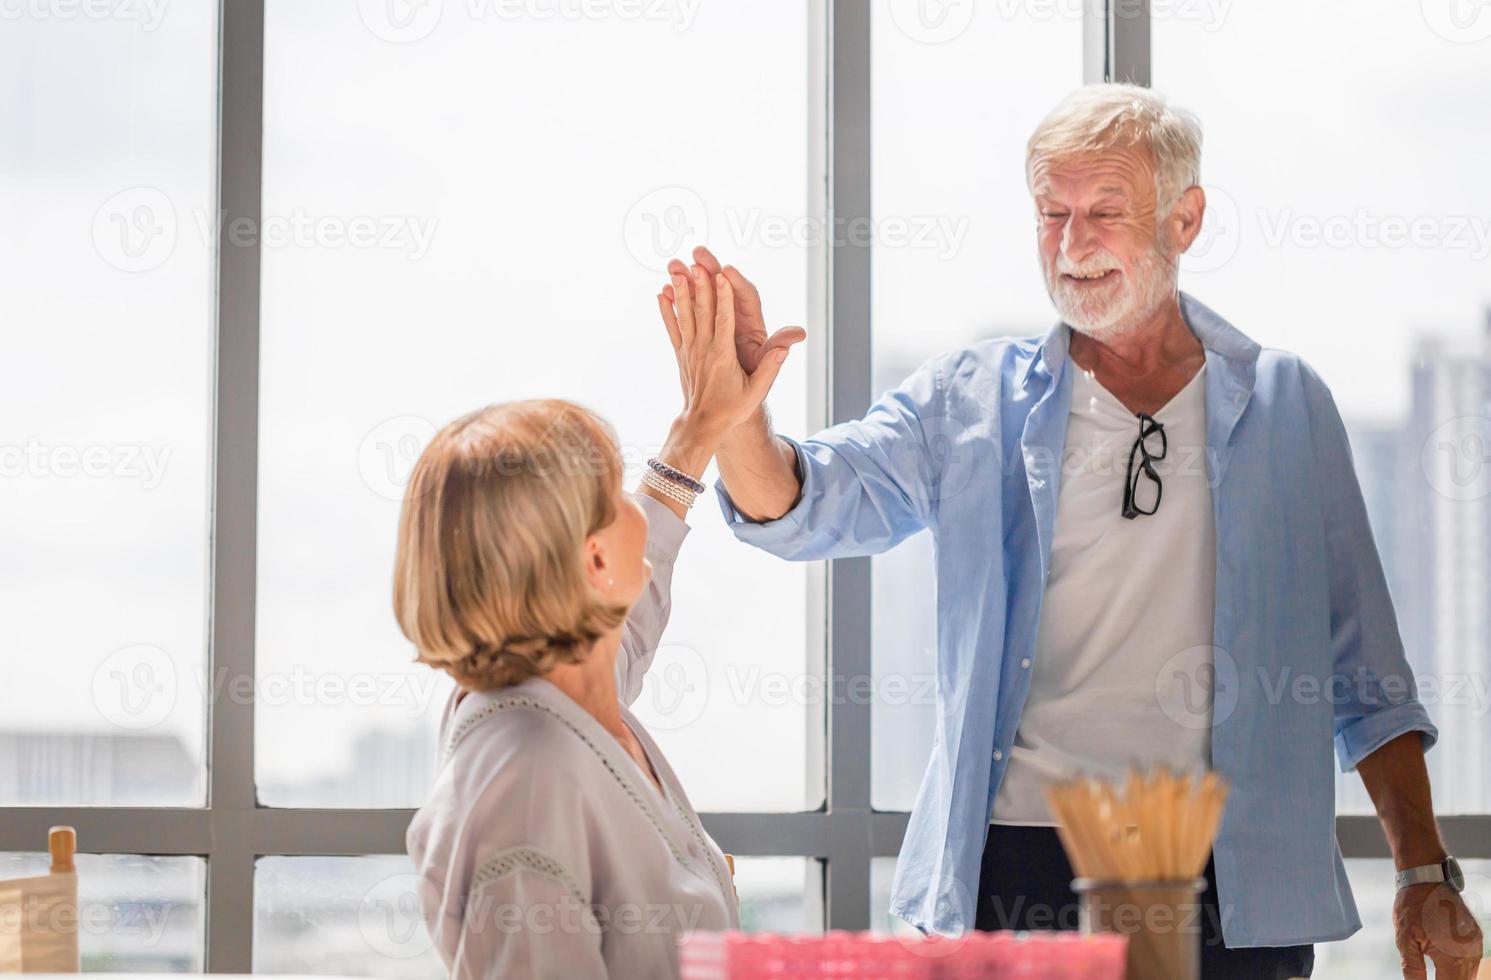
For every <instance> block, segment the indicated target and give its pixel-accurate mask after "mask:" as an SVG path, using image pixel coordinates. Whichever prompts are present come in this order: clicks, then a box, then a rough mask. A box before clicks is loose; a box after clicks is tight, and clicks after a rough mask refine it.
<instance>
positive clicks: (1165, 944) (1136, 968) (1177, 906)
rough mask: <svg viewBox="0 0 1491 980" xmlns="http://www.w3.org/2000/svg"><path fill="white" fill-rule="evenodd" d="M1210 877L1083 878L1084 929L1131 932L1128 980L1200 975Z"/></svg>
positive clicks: (1191, 979) (1078, 888)
mask: <svg viewBox="0 0 1491 980" xmlns="http://www.w3.org/2000/svg"><path fill="white" fill-rule="evenodd" d="M1205 888H1206V879H1205V878H1199V877H1198V878H1190V879H1186V880H1182V881H1117V880H1112V879H1109V880H1098V879H1094V878H1077V879H1076V880H1074V881H1073V882H1072V890H1073V891H1074V892H1076V893H1077V895H1078V896H1079V898H1080V899H1081V905H1080V917H1079V921H1080V923H1081V928H1082V931H1083V932H1087V933H1094V932H1114V933H1119V934H1120V935H1124V936H1127V937H1128V940H1129V949H1128V957H1127V959H1128V964H1127V972H1126V973H1125V974H1124V975H1125V977H1126V978H1127V980H1199V978H1200V976H1201V916H1202V914H1203V911H1202V905H1201V892H1202V891H1203V890H1204V889H1205Z"/></svg>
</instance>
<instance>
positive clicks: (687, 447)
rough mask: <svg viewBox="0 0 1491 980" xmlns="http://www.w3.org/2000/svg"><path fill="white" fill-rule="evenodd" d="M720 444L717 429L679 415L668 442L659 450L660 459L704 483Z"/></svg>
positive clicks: (700, 421) (669, 432) (669, 431)
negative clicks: (705, 472)
mask: <svg viewBox="0 0 1491 980" xmlns="http://www.w3.org/2000/svg"><path fill="white" fill-rule="evenodd" d="M719 444H720V433H719V430H718V428H717V427H715V426H713V425H711V424H709V423H707V422H705V421H703V420H700V419H692V418H689V417H688V416H685V415H680V416H679V417H678V418H677V419H675V420H674V422H673V426H672V428H670V429H669V430H668V441H667V442H665V443H663V448H662V449H660V450H658V454H657V458H658V459H659V460H661V461H662V462H664V463H667V464H668V465H669V466H672V467H674V468H675V469H679V470H682V471H683V472H684V473H687V474H688V475H689V476H691V477H694V478H695V479H701V478H702V477H703V476H704V471H705V470H706V469H708V468H709V461H710V460H711V459H713V458H714V454H715V452H716V450H717V448H718V447H719Z"/></svg>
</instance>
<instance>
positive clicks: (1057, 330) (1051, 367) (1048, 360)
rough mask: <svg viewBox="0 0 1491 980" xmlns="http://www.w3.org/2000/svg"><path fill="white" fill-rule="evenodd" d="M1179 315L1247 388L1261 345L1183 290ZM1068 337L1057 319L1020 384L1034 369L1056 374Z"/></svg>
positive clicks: (1069, 330)
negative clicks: (1246, 381)
mask: <svg viewBox="0 0 1491 980" xmlns="http://www.w3.org/2000/svg"><path fill="white" fill-rule="evenodd" d="M1180 315H1181V318H1182V319H1184V320H1185V322H1186V326H1188V327H1190V328H1191V332H1192V333H1194V334H1195V335H1196V339H1197V340H1199V341H1201V346H1202V347H1204V348H1206V350H1207V351H1208V352H1210V353H1215V354H1217V355H1220V356H1221V357H1222V358H1224V359H1225V360H1226V361H1228V362H1229V363H1228V364H1227V365H1226V367H1227V368H1230V371H1228V373H1229V374H1232V375H1233V377H1234V378H1238V379H1239V380H1241V377H1240V376H1248V377H1247V380H1248V384H1247V387H1248V388H1252V383H1251V374H1252V367H1253V364H1254V362H1256V361H1257V360H1258V354H1259V352H1260V351H1261V350H1262V348H1261V347H1259V346H1258V344H1257V343H1255V342H1254V341H1253V340H1252V339H1251V338H1249V337H1248V336H1246V335H1245V334H1244V333H1243V332H1242V331H1241V330H1238V329H1237V328H1236V327H1234V326H1233V325H1232V324H1230V323H1228V322H1227V321H1226V320H1224V319H1223V318H1222V317H1221V316H1220V315H1218V314H1217V312H1216V311H1215V310H1213V309H1211V307H1209V306H1207V305H1206V304H1204V303H1202V302H1201V301H1200V300H1198V299H1197V298H1196V297H1194V296H1192V295H1191V294H1190V293H1187V292H1184V291H1182V292H1181V294H1180ZM1071 336H1072V328H1071V327H1070V326H1068V325H1067V324H1066V323H1065V322H1062V321H1058V322H1057V324H1056V325H1055V326H1054V327H1052V328H1051V330H1050V332H1049V333H1047V334H1046V336H1045V338H1044V339H1042V340H1041V341H1040V342H1039V343H1038V344H1037V345H1036V348H1035V351H1034V353H1033V355H1032V356H1031V358H1030V360H1029V361H1027V362H1026V364H1025V368H1024V369H1023V371H1022V372H1021V374H1020V384H1021V385H1022V386H1025V385H1028V384H1029V383H1030V375H1031V374H1032V373H1033V372H1035V371H1037V370H1039V371H1041V372H1042V373H1043V374H1046V375H1048V376H1050V377H1055V375H1056V371H1057V369H1058V368H1059V367H1060V365H1061V364H1063V363H1064V362H1065V361H1066V358H1067V351H1068V347H1069V345H1070V343H1071ZM1207 360H1208V361H1211V360H1213V358H1211V357H1208V358H1207Z"/></svg>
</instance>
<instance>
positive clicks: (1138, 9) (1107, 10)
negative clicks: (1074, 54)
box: [1082, 0, 1152, 85]
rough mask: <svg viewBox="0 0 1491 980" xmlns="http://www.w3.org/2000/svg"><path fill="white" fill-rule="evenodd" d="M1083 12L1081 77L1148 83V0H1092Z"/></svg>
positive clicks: (1092, 79)
mask: <svg viewBox="0 0 1491 980" xmlns="http://www.w3.org/2000/svg"><path fill="white" fill-rule="evenodd" d="M1083 12H1084V14H1083V17H1084V21H1083V31H1082V81H1083V82H1084V83H1087V84H1092V83H1095V82H1133V83H1134V84H1136V85H1149V84H1150V78H1151V67H1152V58H1151V53H1150V41H1149V39H1150V9H1149V0H1089V2H1088V3H1086V4H1084V5H1083Z"/></svg>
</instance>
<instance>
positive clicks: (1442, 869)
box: [1396, 857, 1465, 892]
mask: <svg viewBox="0 0 1491 980" xmlns="http://www.w3.org/2000/svg"><path fill="white" fill-rule="evenodd" d="M1396 880H1397V882H1398V890H1399V891H1402V890H1403V889H1405V888H1407V887H1408V886H1409V885H1437V884H1439V883H1440V882H1444V883H1446V884H1448V885H1449V886H1450V887H1451V888H1453V889H1454V890H1455V891H1457V892H1460V891H1464V890H1465V875H1464V874H1463V873H1461V871H1460V862H1459V861H1456V860H1455V859H1454V858H1452V857H1447V858H1445V859H1444V861H1442V862H1441V863H1439V864H1421V865H1419V866H1418V867H1416V868H1404V869H1403V870H1402V871H1399V872H1398V874H1397V879H1396Z"/></svg>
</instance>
